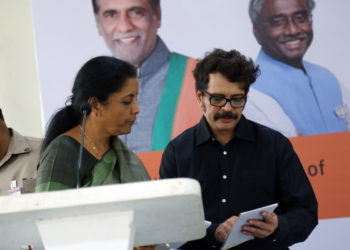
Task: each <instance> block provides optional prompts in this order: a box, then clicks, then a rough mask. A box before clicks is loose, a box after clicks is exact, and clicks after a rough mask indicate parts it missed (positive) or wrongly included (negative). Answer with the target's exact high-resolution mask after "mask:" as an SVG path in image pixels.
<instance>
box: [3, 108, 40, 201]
mask: <svg viewBox="0 0 350 250" xmlns="http://www.w3.org/2000/svg"><path fill="white" fill-rule="evenodd" d="M41 144H42V139H39V138H33V137H27V136H22V135H20V134H19V133H18V132H16V131H15V130H14V129H12V128H8V127H7V126H6V123H5V120H4V117H3V114H2V111H1V109H0V195H6V194H8V191H9V190H10V189H11V182H12V181H16V185H17V187H20V188H21V193H29V192H34V190H35V178H36V173H37V164H38V162H39V158H40V149H41Z"/></svg>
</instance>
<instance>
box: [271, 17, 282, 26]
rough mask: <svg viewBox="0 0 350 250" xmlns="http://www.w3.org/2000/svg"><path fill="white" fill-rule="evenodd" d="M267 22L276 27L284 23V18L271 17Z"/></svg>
mask: <svg viewBox="0 0 350 250" xmlns="http://www.w3.org/2000/svg"><path fill="white" fill-rule="evenodd" d="M269 23H270V25H271V26H274V27H278V26H282V25H284V23H285V19H284V18H282V17H279V18H273V19H271V20H270V21H269Z"/></svg>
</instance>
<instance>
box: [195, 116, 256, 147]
mask: <svg viewBox="0 0 350 250" xmlns="http://www.w3.org/2000/svg"><path fill="white" fill-rule="evenodd" d="M235 138H238V139H241V140H246V141H255V136H254V128H253V125H252V123H251V122H250V121H249V120H247V119H246V118H245V117H244V115H242V117H241V120H240V121H239V122H238V124H237V126H236V128H235ZM209 139H210V140H213V141H214V140H215V138H214V136H213V135H212V134H211V131H210V129H209V126H208V123H207V120H206V119H205V117H204V116H203V117H202V119H201V120H200V122H199V123H198V129H197V131H196V146H199V145H200V144H202V143H204V142H206V141H208V140H209Z"/></svg>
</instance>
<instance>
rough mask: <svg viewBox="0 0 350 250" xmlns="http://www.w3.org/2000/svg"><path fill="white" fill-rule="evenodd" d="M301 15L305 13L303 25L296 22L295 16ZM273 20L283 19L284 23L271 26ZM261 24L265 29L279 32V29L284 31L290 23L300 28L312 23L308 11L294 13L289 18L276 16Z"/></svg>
mask: <svg viewBox="0 0 350 250" xmlns="http://www.w3.org/2000/svg"><path fill="white" fill-rule="evenodd" d="M301 13H305V14H306V18H305V22H303V23H299V22H298V21H296V20H297V16H298V14H301ZM273 18H283V19H284V20H285V23H284V24H283V25H281V26H274V25H273V24H272V22H273ZM260 23H261V24H263V25H265V26H266V27H268V28H269V29H271V30H280V29H285V28H286V27H287V26H288V25H289V24H290V23H293V24H294V25H296V26H298V27H301V26H303V25H310V24H311V23H312V14H311V12H310V11H307V10H305V11H299V12H296V13H294V14H293V15H292V16H291V17H287V16H284V15H283V16H277V17H270V18H269V19H268V20H267V21H264V22H260Z"/></svg>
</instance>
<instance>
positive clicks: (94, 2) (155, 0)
mask: <svg viewBox="0 0 350 250" xmlns="http://www.w3.org/2000/svg"><path fill="white" fill-rule="evenodd" d="M148 1H149V3H150V4H151V6H152V10H153V14H157V9H158V7H159V3H160V0H148ZM97 2H98V0H92V7H93V8H94V12H95V14H98V3H97Z"/></svg>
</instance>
